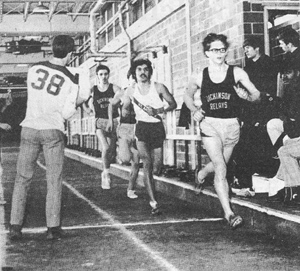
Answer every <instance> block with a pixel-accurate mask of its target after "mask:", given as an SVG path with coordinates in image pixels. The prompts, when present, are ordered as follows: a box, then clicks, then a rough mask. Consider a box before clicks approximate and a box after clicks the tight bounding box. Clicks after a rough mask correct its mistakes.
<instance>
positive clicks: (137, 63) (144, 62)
mask: <svg viewBox="0 0 300 271" xmlns="http://www.w3.org/2000/svg"><path fill="white" fill-rule="evenodd" d="M142 65H146V66H147V68H148V69H149V74H150V78H151V76H152V74H153V68H152V63H151V61H150V60H149V59H138V60H135V61H133V63H132V66H131V69H132V77H133V79H134V80H136V68H137V67H138V66H142Z"/></svg>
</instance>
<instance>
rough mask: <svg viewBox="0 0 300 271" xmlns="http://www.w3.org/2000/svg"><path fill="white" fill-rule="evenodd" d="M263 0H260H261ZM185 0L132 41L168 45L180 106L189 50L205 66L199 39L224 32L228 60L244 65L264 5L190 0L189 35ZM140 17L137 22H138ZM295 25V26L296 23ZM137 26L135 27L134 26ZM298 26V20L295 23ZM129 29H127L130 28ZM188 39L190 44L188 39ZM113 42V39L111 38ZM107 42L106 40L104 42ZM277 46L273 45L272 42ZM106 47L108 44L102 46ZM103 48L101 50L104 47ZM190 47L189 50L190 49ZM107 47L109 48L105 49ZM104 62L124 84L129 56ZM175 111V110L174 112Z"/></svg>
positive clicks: (259, 30)
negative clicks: (245, 46) (246, 41)
mask: <svg viewBox="0 0 300 271" xmlns="http://www.w3.org/2000/svg"><path fill="white" fill-rule="evenodd" d="M171 2H172V1H171V0H162V1H161V2H160V4H161V3H170V5H171ZM261 2H262V1H261ZM184 3H185V1H183V0H182V4H180V5H178V7H176V9H175V10H173V11H172V12H171V13H170V14H168V15H167V16H165V17H164V18H162V19H159V20H158V21H157V22H156V23H155V24H154V25H153V26H152V27H149V29H146V30H143V31H142V32H141V33H139V34H138V35H133V33H131V36H134V38H133V41H132V44H133V50H134V51H136V52H139V51H143V50H145V48H146V47H147V46H156V45H167V47H168V52H169V54H168V56H169V57H170V61H169V63H170V65H169V66H170V67H168V68H170V69H171V73H172V75H171V86H172V92H173V93H174V96H175V98H176V100H177V101H178V104H179V106H180V105H181V102H182V96H183V93H184V90H185V88H186V86H187V83H188V76H189V74H188V72H189V69H188V64H189V62H188V55H189V53H191V59H192V63H191V64H192V70H193V71H194V72H200V71H201V70H202V69H203V68H204V67H205V66H207V64H208V61H207V58H206V57H205V56H204V54H203V50H202V40H203V39H204V37H205V36H206V35H207V34H208V33H210V32H216V33H222V34H225V35H226V36H227V37H228V39H229V42H230V48H229V54H228V58H227V61H228V63H229V64H236V65H239V66H243V63H244V52H243V48H242V44H243V41H244V38H245V37H247V35H253V34H254V35H259V36H262V35H263V34H264V25H263V6H262V4H261V3H260V2H259V1H252V0H248V1H243V0H189V5H190V10H189V14H190V18H189V20H190V21H189V23H190V25H191V36H190V37H188V36H187V27H186V26H187V20H188V18H187V17H186V15H187V12H186V7H185V5H184ZM138 23H139V21H137V22H136V24H138ZM295 27H296V26H295ZM136 29H138V28H136ZM297 29H299V23H298V25H297ZM129 30H130V29H129ZM189 38H190V39H191V44H190V46H191V47H190V48H189V47H188V46H189V44H188V40H189ZM112 43H113V41H112ZM107 46H109V44H108V45H107ZM273 47H274V48H275V47H276V46H275V45H274V46H273ZM104 49H105V50H106V49H107V48H104ZM105 50H104V51H105ZM118 50H119V51H127V45H126V43H123V44H122V43H121V44H120V45H119V47H118ZM189 50H190V51H189ZM107 51H109V50H107ZM141 56H146V57H149V58H150V60H151V57H152V56H151V53H147V52H144V53H140V54H139V55H138V57H141ZM103 64H106V65H108V66H109V67H110V68H111V71H112V72H111V79H110V80H111V82H113V83H116V84H118V85H120V86H124V85H125V84H126V73H127V70H128V59H126V58H108V59H107V60H106V62H104V63H103ZM177 115H178V114H177ZM177 133H178V134H187V133H189V131H188V130H185V129H184V128H177ZM183 144H184V143H183V142H178V143H177V150H178V156H177V161H178V163H179V165H184V163H185V161H184V157H185V155H184V151H185V149H184V148H183ZM189 151H190V154H189V155H190V156H193V155H195V152H196V150H193V149H192V148H191V145H189Z"/></svg>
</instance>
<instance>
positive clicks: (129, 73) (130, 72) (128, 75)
mask: <svg viewBox="0 0 300 271" xmlns="http://www.w3.org/2000/svg"><path fill="white" fill-rule="evenodd" d="M131 75H132V76H133V70H132V67H130V68H129V70H128V72H127V75H126V77H127V79H129V77H130V76H131Z"/></svg>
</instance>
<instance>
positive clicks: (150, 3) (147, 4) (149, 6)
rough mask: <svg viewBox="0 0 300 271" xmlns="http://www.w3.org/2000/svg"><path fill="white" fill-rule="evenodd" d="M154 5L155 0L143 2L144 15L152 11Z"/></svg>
mask: <svg viewBox="0 0 300 271" xmlns="http://www.w3.org/2000/svg"><path fill="white" fill-rule="evenodd" d="M155 4H156V0H145V13H147V12H148V11H149V10H150V9H152V8H153V7H154V6H155Z"/></svg>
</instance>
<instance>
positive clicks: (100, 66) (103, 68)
mask: <svg viewBox="0 0 300 271" xmlns="http://www.w3.org/2000/svg"><path fill="white" fill-rule="evenodd" d="M100 70H107V72H108V74H109V73H110V69H109V68H108V67H107V66H105V65H102V64H100V65H98V67H97V68H96V74H98V71H100Z"/></svg>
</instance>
